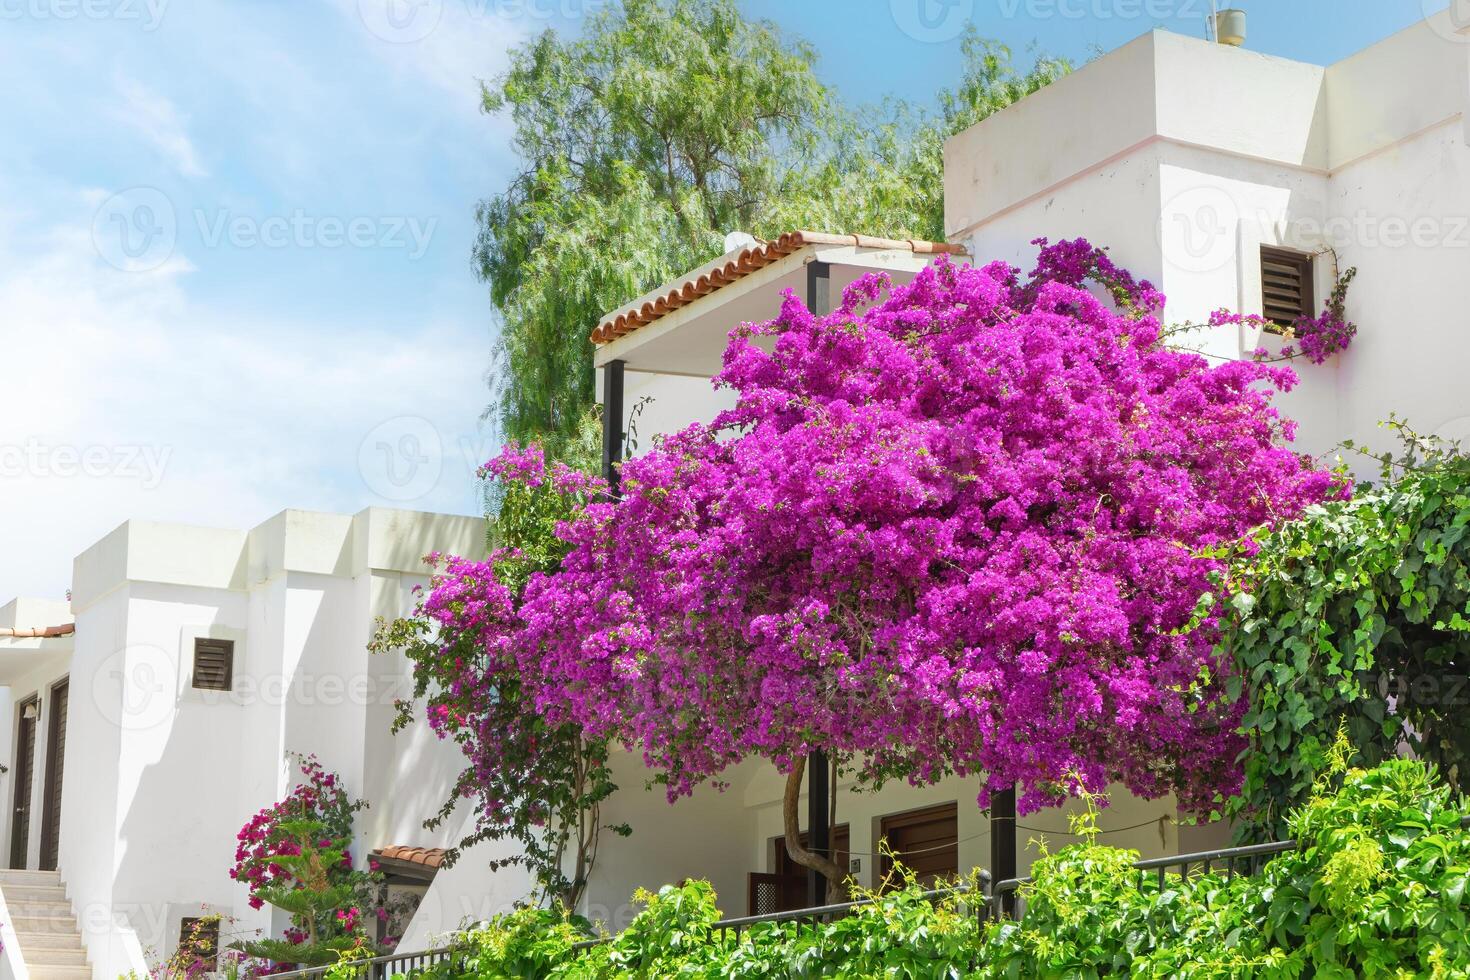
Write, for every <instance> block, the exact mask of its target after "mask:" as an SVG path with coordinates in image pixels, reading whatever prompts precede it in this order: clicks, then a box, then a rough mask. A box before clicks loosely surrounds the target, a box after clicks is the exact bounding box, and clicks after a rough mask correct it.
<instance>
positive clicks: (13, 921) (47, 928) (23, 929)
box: [10, 912, 77, 936]
mask: <svg viewBox="0 0 1470 980" xmlns="http://www.w3.org/2000/svg"><path fill="white" fill-rule="evenodd" d="M10 926H11V928H13V929H14V930H15V931H16V932H18V933H32V934H37V933H44V934H46V935H51V936H56V935H61V936H71V935H75V934H76V932H77V920H76V917H75V916H73V915H72V914H71V913H70V912H68V913H67V914H66V915H58V916H55V917H50V916H33V915H12V916H11V917H10Z"/></svg>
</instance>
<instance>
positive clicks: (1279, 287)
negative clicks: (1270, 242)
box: [1261, 245, 1317, 327]
mask: <svg viewBox="0 0 1470 980" xmlns="http://www.w3.org/2000/svg"><path fill="white" fill-rule="evenodd" d="M1261 305H1262V310H1263V313H1264V315H1265V317H1266V319H1267V320H1269V321H1271V322H1272V323H1274V324H1276V325H1277V326H1278V327H1289V326H1291V325H1292V324H1293V323H1295V322H1296V321H1297V319H1298V318H1299V317H1303V316H1315V315H1316V312H1317V311H1316V300H1315V299H1314V298H1313V296H1312V257H1311V256H1310V255H1307V254H1305V253H1303V252H1292V251H1289V250H1287V249H1284V248H1271V247H1270V246H1267V245H1263V246H1261Z"/></svg>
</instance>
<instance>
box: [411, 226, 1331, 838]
mask: <svg viewBox="0 0 1470 980" xmlns="http://www.w3.org/2000/svg"><path fill="white" fill-rule="evenodd" d="M1038 244H1039V245H1040V246H1041V252H1040V256H1039V258H1038V262H1037V265H1036V268H1035V270H1034V271H1033V272H1032V273H1031V274H1030V275H1029V276H1023V275H1022V274H1021V273H1020V270H1018V269H1016V268H1013V267H1011V266H1008V265H1006V264H1004V263H992V264H990V265H987V266H983V267H972V266H969V265H956V264H951V263H949V262H947V261H944V260H941V261H939V262H937V263H936V264H934V265H932V266H930V267H928V268H926V269H925V270H923V271H922V272H921V273H919V274H918V275H917V276H916V277H915V278H914V280H913V281H912V282H911V283H909V284H906V285H902V286H896V287H895V286H891V285H890V283H889V282H888V281H887V280H886V277H884V276H882V275H881V274H873V275H869V276H867V277H865V278H863V279H860V280H859V281H858V282H856V283H854V284H853V285H852V286H850V287H849V288H848V289H847V290H846V291H845V292H844V295H843V299H842V303H841V305H840V306H839V307H838V308H837V309H835V310H834V311H832V312H831V313H830V314H828V315H825V316H817V315H814V314H813V313H811V312H810V311H809V310H807V309H806V307H805V306H804V305H803V304H802V303H801V302H800V301H799V300H798V299H797V298H796V297H795V296H794V295H790V294H788V296H787V298H786V300H785V302H784V304H783V305H782V308H781V312H780V315H779V316H777V317H776V318H775V319H774V320H772V321H770V322H768V323H762V324H745V325H742V326H740V327H738V328H736V329H735V330H733V331H732V333H731V335H730V341H729V346H728V349H727V350H726V352H725V358H724V367H723V370H722V371H721V372H720V373H719V375H718V376H717V377H716V378H715V383H716V384H717V385H718V386H720V387H723V388H725V389H728V390H730V391H731V392H733V394H734V396H735V406H734V407H733V408H731V409H730V410H728V411H725V412H723V413H721V414H720V415H719V416H718V417H717V418H716V419H715V420H714V421H713V423H712V424H709V425H703V424H694V425H690V426H689V427H687V428H685V429H684V430H682V431H680V432H678V433H676V434H673V435H670V436H667V437H665V438H663V439H661V440H658V441H656V444H655V445H654V447H653V448H652V449H651V450H650V451H648V452H645V453H643V454H641V455H638V456H636V457H634V458H631V459H629V460H628V461H627V462H626V463H624V464H623V466H622V469H621V487H622V496H621V498H619V499H616V500H613V499H610V498H608V497H607V496H605V494H603V493H602V492H601V490H602V488H601V487H600V485H599V484H597V482H596V481H594V480H592V479H591V478H586V477H578V479H579V480H581V481H583V482H581V483H579V485H578V487H579V489H578V490H577V495H578V496H579V497H580V498H582V499H584V500H585V503H584V504H582V505H581V506H579V507H576V508H571V509H570V510H569V512H568V513H567V514H565V515H564V516H563V517H561V518H560V519H559V523H558V524H557V525H556V527H555V529H554V534H555V536H556V538H557V540H559V541H560V542H561V543H562V548H561V550H562V553H563V554H564V557H562V558H561V559H560V561H559V562H558V563H557V564H556V566H555V567H554V568H551V569H549V570H548V569H543V570H538V571H535V572H534V573H532V574H530V575H529V577H528V578H526V579H525V580H524V582H523V583H518V584H516V585H515V586H514V587H512V586H510V585H508V584H507V583H505V582H503V581H501V580H500V577H499V576H500V574H501V573H500V569H499V566H498V564H497V563H498V562H500V561H503V560H504V559H503V556H499V557H497V556H492V557H491V558H490V559H489V560H488V561H485V562H469V561H463V560H453V561H450V562H449V563H448V564H447V565H445V566H444V568H443V570H442V572H441V574H440V575H439V577H438V578H437V579H436V581H435V584H434V586H433V588H432V590H431V591H430V593H429V594H428V596H427V597H426V599H425V603H424V614H425V615H426V616H428V617H430V618H431V619H432V620H433V622H435V623H436V624H438V625H439V626H440V627H441V628H444V629H447V631H448V633H449V635H450V636H452V637H454V638H455V640H456V642H457V643H461V644H463V642H464V640H465V637H467V636H468V637H470V638H471V639H472V644H471V646H470V647H469V648H468V649H469V650H470V651H471V653H470V655H468V656H466V647H464V646H463V645H461V646H457V647H455V648H454V650H455V655H456V656H457V657H458V660H457V661H456V664H455V666H456V667H457V668H458V669H461V670H462V671H463V678H462V679H461V680H457V679H450V680H449V683H450V684H451V685H456V684H458V685H460V686H459V687H458V688H457V689H458V690H471V691H474V692H476V694H475V697H474V698H473V699H470V700H468V701H464V700H461V701H456V702H455V703H454V705H453V706H452V707H451V706H449V705H444V704H434V705H433V706H432V707H431V716H430V717H431V720H435V719H437V720H436V721H435V723H436V724H439V725H441V726H443V725H446V724H452V726H453V727H454V729H455V730H456V731H458V732H466V731H468V732H472V733H473V734H471V735H468V736H466V737H464V738H463V739H462V745H463V747H464V748H465V751H466V752H467V753H468V754H469V755H470V756H471V758H472V759H475V758H478V759H481V760H483V761H484V762H485V763H486V764H487V765H493V764H494V760H495V759H496V758H497V756H498V755H499V753H500V752H501V746H500V744H499V740H500V738H501V732H503V731H507V730H510V731H514V732H515V733H516V735H515V737H516V738H518V739H520V740H521V742H520V743H519V744H520V745H521V746H523V747H529V750H530V751H533V752H534V742H532V741H530V740H529V735H528V733H535V732H543V733H565V732H575V733H576V734H577V737H579V738H582V739H586V740H589V741H591V742H592V743H594V744H601V743H603V742H607V741H616V742H620V743H622V744H624V745H626V746H628V747H629V748H632V749H635V750H636V751H639V752H641V753H642V755H643V758H644V760H645V762H646V764H647V765H648V766H649V767H650V768H651V769H652V770H653V771H654V773H655V774H656V778H657V779H658V780H660V781H662V782H663V783H664V784H665V785H666V788H667V791H668V794H669V796H670V798H671V799H672V798H675V797H678V796H681V795H684V794H688V793H690V792H692V790H693V789H694V788H695V786H697V785H698V784H700V783H702V782H706V781H715V782H718V780H719V778H720V775H721V773H723V772H724V770H725V769H727V768H728V767H729V766H731V765H733V764H735V763H738V762H740V761H742V760H744V759H747V758H751V757H760V758H765V759H767V760H769V761H771V762H772V763H774V764H775V765H776V766H777V767H778V768H779V769H780V770H781V771H783V772H786V773H788V779H789V778H790V777H791V776H793V775H794V776H796V777H797V778H799V773H800V768H801V765H802V760H803V759H804V758H805V756H806V755H807V754H808V753H810V752H811V751H813V750H817V749H821V750H825V751H827V752H829V753H832V754H833V755H834V756H835V757H837V758H839V759H842V760H844V763H845V764H846V765H848V766H850V767H851V768H852V770H853V771H854V772H855V773H856V774H857V776H858V777H859V779H860V780H862V781H864V782H866V783H868V784H879V783H882V782H883V781H885V780H888V779H893V778H900V779H905V780H908V781H910V782H912V783H915V784H927V783H932V782H934V781H937V780H939V779H942V778H944V777H946V776H948V775H951V774H959V775H969V776H974V777H976V779H977V786H976V790H977V795H978V800H979V803H980V805H981V806H988V804H989V800H990V795H991V793H992V792H994V791H996V790H998V789H1000V788H1002V787H1008V786H1011V785H1016V786H1017V787H1018V790H1019V793H1018V796H1019V798H1018V808H1019V811H1020V812H1021V813H1026V812H1030V811H1033V810H1035V809H1037V808H1039V807H1042V806H1045V805H1048V804H1053V803H1056V802H1058V801H1060V800H1062V799H1063V798H1065V797H1066V796H1068V795H1071V794H1074V793H1076V792H1078V791H1080V790H1081V789H1084V788H1085V789H1087V790H1089V791H1092V792H1100V791H1102V790H1103V789H1104V788H1105V787H1106V786H1107V785H1108V784H1109V783H1110V782H1114V781H1120V782H1122V783H1124V784H1126V785H1127V786H1128V787H1129V788H1130V789H1131V790H1132V791H1134V792H1135V793H1138V794H1141V795H1145V796H1158V795H1161V794H1164V793H1168V792H1174V793H1177V794H1178V797H1179V800H1180V802H1181V804H1182V805H1183V806H1184V807H1186V808H1188V809H1191V810H1196V811H1208V810H1209V809H1211V808H1212V807H1214V806H1215V805H1216V804H1217V803H1218V801H1219V800H1220V799H1221V798H1222V796H1224V795H1228V794H1231V793H1233V792H1235V790H1236V789H1237V788H1238V787H1239V785H1240V779H1241V773H1240V768H1239V764H1238V763H1237V761H1236V760H1237V756H1238V754H1239V752H1240V749H1241V748H1242V746H1243V744H1244V743H1243V740H1242V737H1241V735H1240V733H1239V720H1240V717H1241V712H1242V710H1243V709H1242V706H1241V705H1240V704H1239V703H1238V702H1236V701H1234V700H1232V699H1231V698H1230V697H1229V696H1227V693H1226V688H1225V680H1226V675H1227V674H1228V673H1229V664H1228V661H1225V660H1222V658H1221V656H1220V655H1219V654H1218V653H1217V652H1216V650H1215V643H1214V636H1213V634H1212V632H1211V626H1212V623H1213V621H1211V620H1207V621H1206V622H1204V623H1203V624H1199V625H1201V627H1202V628H1199V629H1195V630H1192V631H1186V630H1185V629H1184V627H1186V626H1187V625H1189V624H1190V622H1191V616H1192V613H1193V612H1194V611H1195V608H1196V605H1197V603H1198V600H1199V598H1200V596H1201V595H1202V593H1204V592H1205V590H1206V589H1207V588H1208V587H1209V584H1210V577H1211V575H1212V574H1213V573H1216V572H1218V571H1219V570H1220V568H1221V567H1222V562H1223V560H1224V559H1223V558H1222V557H1221V556H1222V554H1225V553H1227V552H1228V551H1229V550H1230V549H1231V548H1234V547H1236V546H1237V545H1239V544H1240V543H1241V542H1243V541H1246V540H1247V539H1248V537H1249V535H1250V534H1251V532H1252V531H1253V530H1254V529H1255V528H1257V527H1259V526H1261V525H1269V524H1273V523H1275V522H1279V521H1282V520H1285V519H1289V518H1292V517H1295V516H1296V515H1298V514H1300V513H1301V512H1302V510H1303V508H1304V507H1306V506H1308V505H1309V504H1313V503H1316V502H1320V501H1323V500H1327V499H1333V498H1337V497H1341V496H1343V495H1344V494H1346V493H1347V488H1346V486H1345V485H1344V484H1343V482H1342V481H1341V480H1340V479H1339V478H1338V477H1336V476H1334V475H1333V474H1331V473H1328V472H1324V471H1322V470H1319V469H1316V468H1314V467H1313V466H1312V465H1311V464H1310V462H1309V461H1306V460H1304V459H1303V458H1302V457H1301V456H1300V455H1298V454H1297V453H1295V452H1293V451H1292V450H1291V449H1290V448H1289V447H1288V443H1289V441H1290V439H1291V437H1292V434H1293V426H1292V424H1291V423H1290V422H1289V421H1287V420H1286V419H1284V418H1282V417H1281V416H1280V415H1279V414H1278V413H1277V412H1276V410H1275V409H1274V408H1272V406H1271V397H1272V391H1273V390H1284V389H1287V388H1289V387H1291V386H1292V385H1293V384H1294V383H1295V380H1296V376H1295V375H1294V374H1293V373H1292V372H1291V370H1290V369H1289V368H1287V367H1284V366H1278V365H1268V364H1262V363H1255V362H1251V361H1242V362H1227V363H1223V364H1211V363H1210V362H1209V361H1207V360H1206V359H1205V358H1204V357H1202V356H1200V355H1197V354H1193V353H1188V352H1183V351H1178V350H1173V349H1170V348H1169V347H1167V346H1166V345H1165V344H1164V342H1163V328H1162V326H1161V317H1162V315H1163V309H1164V298H1163V296H1162V295H1161V294H1160V293H1159V292H1158V291H1157V290H1156V289H1154V288H1153V287H1152V286H1151V285H1150V284H1148V283H1147V282H1141V281H1137V280H1135V279H1134V278H1133V277H1132V276H1131V275H1129V274H1128V273H1127V272H1126V271H1124V270H1121V269H1118V268H1116V267H1115V266H1114V265H1113V263H1112V262H1111V261H1110V260H1109V259H1108V257H1107V254H1106V253H1105V252H1104V251H1103V250H1101V249H1098V248H1096V247H1094V246H1092V245H1090V244H1089V243H1087V242H1085V241H1068V242H1060V243H1057V244H1055V245H1052V244H1049V243H1047V242H1045V241H1044V240H1042V241H1040V242H1038ZM492 468H493V470H494V474H495V476H496V477H497V478H498V479H500V480H501V481H504V482H508V483H517V482H522V483H525V484H527V485H532V484H535V483H536V482H537V481H544V480H545V479H547V477H546V467H545V464H544V462H543V461H542V459H541V457H540V453H539V451H538V450H535V449H534V448H533V449H530V450H526V449H520V448H516V447H511V448H509V449H507V450H506V453H505V455H503V456H502V457H500V459H499V460H497V461H496V462H495V463H493V464H492ZM552 479H556V477H555V476H553V477H552ZM439 666H440V668H442V667H443V661H440V663H439ZM502 681H510V682H513V684H514V685H515V691H516V694H515V701H516V705H517V710H518V711H521V712H525V713H527V718H526V719H525V720H523V721H521V722H519V723H518V724H517V725H516V726H515V727H514V728H512V729H507V728H506V727H505V726H504V725H503V724H502V723H501V720H499V719H498V715H497V713H498V712H499V711H501V710H502V708H503V707H504V704H505V703H504V702H503V701H501V700H500V699H499V698H498V696H497V692H499V691H500V690H501V687H500V686H499V685H500V684H501V683H502ZM446 710H447V711H450V712H451V714H453V721H452V722H446V720H445V719H444V718H443V717H441V716H439V715H436V714H434V712H441V713H442V712H443V711H446ZM491 718H496V719H497V721H496V724H493V725H487V724H485V723H484V722H485V721H486V720H488V719H491ZM811 866H813V867H815V865H811Z"/></svg>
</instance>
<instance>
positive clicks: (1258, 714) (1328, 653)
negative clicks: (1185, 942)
mask: <svg viewBox="0 0 1470 980" xmlns="http://www.w3.org/2000/svg"><path fill="white" fill-rule="evenodd" d="M1387 424H1388V425H1389V426H1390V427H1391V428H1393V429H1395V430H1396V431H1397V432H1398V433H1399V434H1400V435H1401V436H1402V438H1403V439H1404V442H1405V445H1406V447H1407V448H1406V451H1405V452H1404V453H1403V455H1401V456H1398V457H1394V456H1392V455H1385V456H1375V457H1374V458H1375V459H1378V461H1379V462H1380V463H1381V464H1382V467H1383V478H1384V482H1383V483H1381V484H1379V485H1378V486H1376V487H1370V488H1368V489H1366V490H1360V492H1359V493H1357V494H1356V495H1355V496H1354V497H1353V498H1352V499H1350V500H1345V501H1338V502H1333V503H1328V504H1323V505H1319V506H1314V507H1311V508H1309V509H1308V511H1307V512H1306V513H1305V514H1304V515H1303V516H1302V518H1301V519H1300V520H1296V521H1291V522H1288V523H1285V524H1282V525H1280V526H1279V527H1277V528H1276V529H1274V530H1272V531H1269V532H1266V533H1263V535H1262V536H1261V537H1260V538H1259V540H1258V542H1257V543H1258V544H1259V549H1255V548H1252V549H1250V551H1251V552H1252V553H1250V554H1247V555H1244V556H1242V557H1240V558H1239V559H1238V560H1237V561H1236V562H1234V563H1233V565H1232V569H1231V573H1230V581H1229V582H1228V583H1226V588H1225V589H1223V590H1222V594H1224V595H1225V596H1227V597H1228V598H1227V599H1226V600H1225V603H1224V605H1225V610H1224V615H1223V616H1222V617H1221V620H1222V637H1221V643H1222V648H1223V650H1224V651H1225V652H1227V653H1228V654H1229V655H1230V656H1231V657H1232V658H1233V661H1234V663H1235V667H1236V671H1235V675H1234V677H1233V678H1232V679H1231V681H1230V684H1231V689H1230V694H1231V696H1232V697H1235V696H1240V695H1241V694H1242V693H1244V694H1245V696H1246V697H1247V698H1248V704H1249V710H1248V712H1247V713H1246V715H1245V716H1244V719H1243V722H1242V724H1243V728H1244V730H1245V734H1246V735H1247V736H1248V738H1249V740H1250V744H1249V746H1248V748H1247V749H1246V750H1245V751H1244V752H1243V753H1242V756H1241V761H1242V762H1243V763H1244V767H1245V785H1244V789H1243V792H1242V794H1241V796H1239V797H1237V798H1236V799H1235V800H1234V801H1233V802H1232V804H1231V811H1232V815H1233V816H1235V817H1237V818H1238V822H1237V827H1238V828H1239V829H1238V831H1237V834H1238V836H1240V837H1242V838H1246V839H1251V838H1255V839H1265V838H1270V837H1273V836H1277V835H1280V834H1282V833H1284V832H1285V830H1286V827H1285V815H1286V813H1287V812H1288V810H1289V809H1290V808H1292V807H1294V806H1297V805H1299V804H1301V803H1302V802H1304V801H1305V800H1306V799H1307V798H1308V797H1309V796H1310V795H1311V789H1312V780H1313V777H1314V774H1316V773H1317V772H1318V771H1320V770H1321V769H1322V767H1323V765H1324V763H1325V761H1326V753H1327V750H1328V747H1329V746H1330V745H1331V744H1332V739H1333V733H1334V731H1335V730H1336V728H1337V727H1338V725H1339V722H1340V721H1341V722H1343V723H1345V724H1346V727H1347V731H1348V734H1349V737H1350V738H1351V740H1352V743H1353V746H1354V748H1355V749H1356V750H1357V751H1358V753H1359V754H1360V756H1361V757H1362V759H1363V760H1364V762H1365V763H1367V764H1368V765H1374V764H1376V763H1378V762H1379V761H1382V760H1384V759H1387V758H1391V757H1393V756H1395V755H1397V754H1400V753H1401V751H1402V750H1403V749H1405V748H1407V749H1408V750H1410V751H1412V752H1413V753H1414V754H1415V755H1417V756H1418V757H1420V758H1423V759H1426V760H1428V761H1431V762H1433V763H1436V764H1437V765H1438V766H1439V768H1440V771H1441V772H1442V773H1444V774H1445V776H1446V777H1447V778H1448V779H1449V780H1450V781H1451V783H1452V784H1453V785H1456V786H1457V787H1458V788H1460V789H1461V790H1462V791H1463V790H1465V789H1466V788H1467V787H1470V765H1467V753H1470V534H1467V529H1470V458H1467V457H1466V456H1465V455H1464V454H1463V453H1461V452H1460V450H1459V447H1458V446H1455V445H1452V444H1447V443H1443V442H1440V441H1437V440H1434V439H1431V438H1426V437H1423V436H1419V435H1417V434H1415V433H1413V432H1412V431H1410V430H1409V429H1408V428H1407V427H1406V426H1404V425H1403V423H1401V422H1399V421H1397V420H1390V422H1389V423H1387ZM1349 448H1355V447H1352V446H1349Z"/></svg>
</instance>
